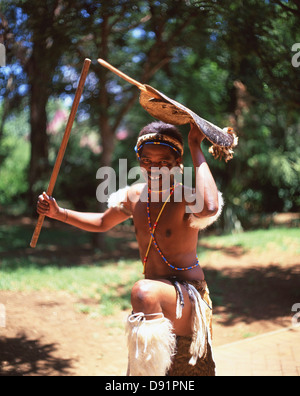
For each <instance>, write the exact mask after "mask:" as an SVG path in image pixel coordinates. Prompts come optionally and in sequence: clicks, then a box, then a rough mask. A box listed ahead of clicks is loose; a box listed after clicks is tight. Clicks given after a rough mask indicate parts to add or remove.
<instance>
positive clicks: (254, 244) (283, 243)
mask: <svg viewBox="0 0 300 396" xmlns="http://www.w3.org/2000/svg"><path fill="white" fill-rule="evenodd" d="M201 243H204V244H209V245H212V246H213V245H215V246H218V247H229V246H239V247H241V248H244V249H245V250H256V251H263V250H264V249H266V248H267V247H268V246H269V245H270V244H276V246H277V247H278V248H279V249H280V250H282V251H285V250H287V249H289V246H290V244H291V243H293V244H297V245H298V250H297V252H298V253H299V254H300V229H299V228H271V229H268V230H256V231H247V232H243V233H239V234H231V235H223V236H211V237H204V238H201Z"/></svg>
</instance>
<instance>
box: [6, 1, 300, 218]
mask: <svg viewBox="0 0 300 396" xmlns="http://www.w3.org/2000/svg"><path fill="white" fill-rule="evenodd" d="M299 17H300V1H299V0H231V1H229V0H222V1H221V0H220V1H219V0H210V1H201V0H199V1H198V0H166V1H159V0H138V1H136V0H135V1H131V0H109V1H108V0H103V1H101V2H99V1H91V0H72V1H69V0H45V1H43V2H32V1H30V0H15V1H10V0H2V2H1V9H0V21H1V23H0V42H2V43H3V44H4V45H5V47H6V54H7V60H6V64H7V66H6V67H4V68H0V74H1V81H0V117H1V118H0V161H1V164H0V197H1V198H0V204H2V205H7V204H9V203H11V202H14V201H17V200H18V199H20V197H21V198H22V199H24V198H26V199H28V201H27V202H29V207H30V206H31V205H32V203H33V202H34V201H35V199H36V194H37V193H39V192H40V191H41V190H42V189H45V186H46V184H47V180H48V178H49V173H50V172H51V169H52V165H53V162H54V160H55V153H56V152H57V148H58V146H59V143H60V140H61V132H62V130H63V127H64V123H65V118H66V116H67V113H68V111H69V106H70V102H71V101H72V98H73V96H74V92H75V88H76V83H77V81H78V77H79V73H80V70H81V67H82V63H83V59H84V58H85V57H89V58H91V59H92V60H93V64H92V67H91V70H90V73H89V76H88V80H87V83H86V86H85V90H84V94H83V98H82V102H81V104H80V109H79V113H78V117H77V122H76V124H75V126H74V131H73V132H72V139H71V141H70V146H69V147H68V153H67V156H66V158H65V162H64V166H63V169H62V171H61V175H60V178H59V181H58V185H57V188H56V191H55V194H56V195H57V194H58V195H59V196H60V197H61V198H62V199H65V200H70V201H71V202H72V203H73V205H74V206H75V207H78V206H80V208H81V209H82V210H84V209H88V208H93V207H95V191H96V186H97V180H96V178H95V175H96V171H97V169H98V168H99V167H100V166H110V165H113V166H114V167H115V168H117V167H118V160H119V158H128V159H129V161H130V164H131V165H135V155H134V152H133V147H134V145H135V140H136V136H137V134H138V132H139V130H140V129H141V128H142V127H143V125H145V124H146V123H148V122H151V120H152V119H151V117H150V116H149V115H148V114H147V113H146V112H145V111H144V110H143V109H142V108H141V107H140V105H139V104H138V95H139V92H138V90H137V89H136V88H135V87H133V86H130V85H129V84H127V83H126V82H124V81H122V80H121V79H119V78H118V77H117V76H115V75H113V74H112V73H110V72H109V71H108V70H106V69H104V68H102V67H101V66H100V65H99V64H97V62H96V60H97V58H99V57H100V58H103V59H105V60H107V61H108V62H110V63H111V64H113V65H114V66H116V67H117V68H119V69H121V70H123V71H124V72H126V73H127V74H129V75H131V76H132V77H134V78H135V79H137V80H139V81H141V82H142V83H149V84H151V85H152V86H154V87H156V88H157V89H159V90H161V91H162V92H164V93H165V94H167V95H169V96H170V97H172V98H173V99H175V100H177V101H179V102H181V103H183V104H185V105H186V106H188V107H190V108H191V109H192V110H194V111H195V112H196V113H198V114H199V115H201V116H202V117H204V118H206V119H208V120H209V121H212V122H214V123H216V124H218V125H220V126H221V127H225V126H229V125H230V126H232V127H233V128H234V129H236V131H237V133H238V135H239V146H238V148H237V149H236V154H235V157H234V159H233V160H232V161H231V162H230V163H228V164H224V163H220V162H218V161H215V160H213V159H212V158H211V157H210V155H209V154H207V155H206V157H207V159H208V161H209V165H210V166H211V168H212V171H213V173H214V176H215V178H216V180H217V184H218V185H219V188H220V189H221V190H222V191H224V195H225V198H226V201H227V208H228V216H227V217H228V218H229V217H230V219H231V222H232V223H236V222H238V223H240V222H241V223H242V224H243V225H244V226H247V224H248V221H249V213H269V212H274V211H297V210H299V206H300V201H299V192H300V187H299V185H300V183H299V171H300V144H299V143H300V116H299V106H300V78H299V73H300V67H295V62H292V59H293V57H294V56H297V52H296V51H297V49H296V51H295V50H293V49H292V48H293V46H294V44H295V43H297V42H298V41H300V34H299V33H300V32H299V31H300V26H299ZM299 51H300V49H299ZM293 63H294V64H293ZM187 128H188V127H182V128H181V129H182V131H183V133H184V134H185V137H186V135H187V131H188V129H187ZM21 143H22V147H23V148H24V149H23V150H22V149H21V148H20V145H21ZM25 147H26V148H25ZM190 161H191V160H190V158H189V155H188V153H186V165H191V162H190ZM14 163H17V165H18V166H16V168H14V165H13V164H14ZM16 172H17V174H18V175H17V176H16ZM225 215H226V213H225Z"/></svg>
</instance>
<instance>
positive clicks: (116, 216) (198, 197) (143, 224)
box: [37, 122, 222, 376]
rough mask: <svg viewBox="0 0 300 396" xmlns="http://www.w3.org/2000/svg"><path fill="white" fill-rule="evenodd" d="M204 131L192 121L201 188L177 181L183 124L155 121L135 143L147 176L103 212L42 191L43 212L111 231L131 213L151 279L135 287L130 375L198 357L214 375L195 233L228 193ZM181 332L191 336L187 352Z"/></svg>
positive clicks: (167, 370) (185, 367) (170, 368)
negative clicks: (213, 167)
mask: <svg viewBox="0 0 300 396" xmlns="http://www.w3.org/2000/svg"><path fill="white" fill-rule="evenodd" d="M203 139H204V135H203V134H202V133H201V132H200V131H199V129H198V128H196V127H195V126H194V125H193V124H191V130H190V133H189V137H188V143H189V148H190V152H191V155H192V159H193V164H194V168H195V175H196V176H195V177H196V180H195V189H191V188H188V187H185V186H183V185H182V184H181V183H175V177H174V174H175V173H176V172H174V171H173V170H174V169H175V170H178V169H179V170H180V169H181V166H182V156H183V139H182V136H181V134H180V132H179V131H178V129H177V128H176V127H174V126H173V125H170V124H165V123H163V122H154V123H152V124H150V125H148V126H146V127H145V128H144V129H143V130H142V131H141V133H140V135H139V138H138V142H137V146H136V152H137V157H138V160H139V162H140V166H141V168H142V170H143V173H144V174H145V175H146V183H139V184H134V185H133V186H131V187H127V188H125V189H123V190H121V191H119V192H117V193H115V194H113V195H112V196H111V197H110V199H109V209H108V210H107V211H106V212H105V213H103V214H99V213H79V212H75V211H71V210H67V209H63V208H60V207H59V206H58V204H57V203H56V201H55V200H54V199H53V198H52V197H48V196H47V195H46V194H45V193H43V195H41V196H40V197H39V201H38V209H37V211H38V213H39V214H43V215H46V216H48V217H50V218H53V219H56V220H60V221H62V222H65V223H68V224H70V225H72V226H75V227H78V228H81V229H83V230H86V231H90V232H106V231H108V230H110V229H111V228H113V227H114V226H116V225H117V224H120V223H122V222H123V221H125V220H126V219H128V218H130V217H132V219H133V222H134V226H135V230H136V238H137V241H138V244H139V250H140V256H141V259H142V260H143V263H144V274H145V279H143V280H140V281H138V282H137V283H136V284H135V285H134V286H133V289H132V294H131V302H132V309H133V313H132V315H130V316H129V318H128V323H127V334H128V347H129V359H128V375H133V376H134V375H149V376H151V375H166V374H169V375H180V374H181V372H180V370H182V375H189V372H190V370H191V372H192V368H193V367H195V366H196V364H197V362H200V361H201V362H202V368H201V370H200V371H202V372H203V373H207V375H214V362H213V359H212V354H211V346H210V341H211V316H212V312H211V310H212V308H211V301H210V298H209V292H208V289H207V286H206V283H205V277H204V273H203V271H202V269H201V267H200V265H199V261H198V259H197V241H198V233H199V229H203V228H205V227H206V226H208V225H209V224H211V223H212V222H214V221H215V220H216V219H217V217H218V216H219V214H220V212H221V207H222V198H221V194H220V193H218V190H217V187H216V184H215V181H214V179H213V176H212V174H211V172H210V169H209V167H208V165H207V162H206V160H205V158H204V155H203V152H202V150H201V143H202V141H203ZM167 179H168V181H169V187H168V186H167V187H165V186H166V185H168V183H166V180H167ZM178 197H181V199H178ZM179 340H188V343H189V345H188V352H184V354H183V355H185V356H184V358H183V360H182V356H181V357H180V354H182V353H181V351H180V349H181V347H180V345H179V344H180V343H179ZM187 354H188V355H189V356H188V357H187V356H186V355H187ZM203 365H204V366H203ZM174 367H175V368H176V369H175V368H174ZM180 367H182V369H181V368H180ZM193 373H195V371H193ZM192 375H196V374H192ZM197 375H199V371H198V372H197Z"/></svg>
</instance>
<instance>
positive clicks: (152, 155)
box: [140, 144, 181, 188]
mask: <svg viewBox="0 0 300 396" xmlns="http://www.w3.org/2000/svg"><path fill="white" fill-rule="evenodd" d="M140 157H141V158H140V166H141V168H143V169H145V171H146V172H147V176H148V184H149V186H151V185H152V186H153V185H156V186H158V185H159V188H161V186H162V184H163V182H165V180H163V179H164V177H166V178H169V180H170V181H171V183H173V182H174V175H173V173H171V174H170V171H171V170H172V169H173V168H174V167H179V166H180V164H181V158H178V159H176V157H175V155H174V154H173V152H172V149H170V148H169V147H166V146H162V145H155V144H150V145H144V147H143V149H142V150H141V155H140ZM170 178H171V179H170ZM166 182H167V181H166Z"/></svg>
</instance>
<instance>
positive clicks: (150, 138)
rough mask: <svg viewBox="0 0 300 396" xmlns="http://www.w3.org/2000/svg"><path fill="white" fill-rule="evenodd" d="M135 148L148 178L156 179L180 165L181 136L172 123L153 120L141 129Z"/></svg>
mask: <svg viewBox="0 0 300 396" xmlns="http://www.w3.org/2000/svg"><path fill="white" fill-rule="evenodd" d="M135 150H136V153H137V157H138V159H139V161H140V165H141V167H142V168H143V169H145V170H146V172H147V174H148V178H149V179H150V180H151V181H153V180H158V179H162V175H163V174H164V172H165V173H167V170H169V171H171V170H172V169H174V168H176V167H181V165H182V155H183V138H182V135H181V133H180V132H179V130H178V129H177V128H176V127H175V126H174V125H171V124H165V123H164V122H153V123H151V124H149V125H147V126H146V127H144V128H143V129H142V130H141V132H140V134H139V137H138V141H137V145H136V148H135ZM160 170H162V171H160Z"/></svg>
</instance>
